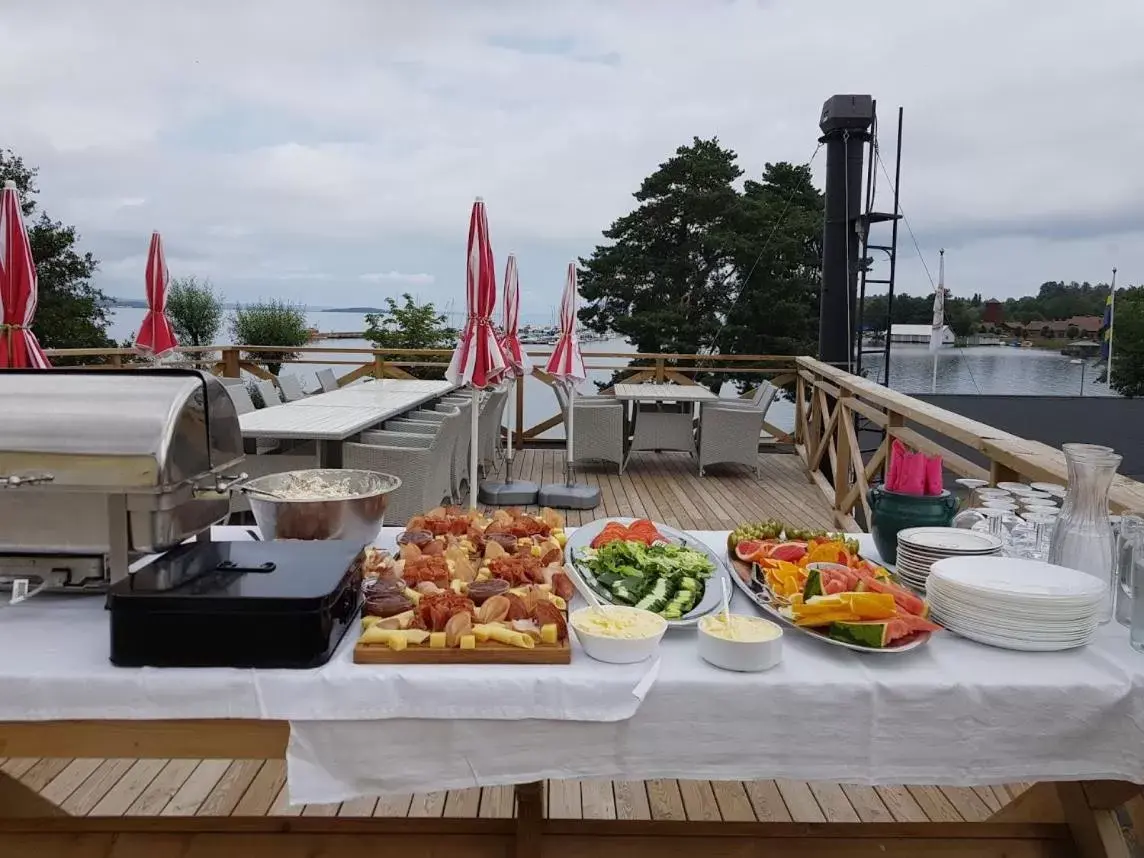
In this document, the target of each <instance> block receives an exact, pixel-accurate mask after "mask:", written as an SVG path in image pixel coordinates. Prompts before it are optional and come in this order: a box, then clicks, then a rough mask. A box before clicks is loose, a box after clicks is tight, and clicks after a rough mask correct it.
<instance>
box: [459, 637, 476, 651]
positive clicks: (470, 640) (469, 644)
mask: <svg viewBox="0 0 1144 858" xmlns="http://www.w3.org/2000/svg"><path fill="white" fill-rule="evenodd" d="M476 648H477V637H476V635H461V649H476Z"/></svg>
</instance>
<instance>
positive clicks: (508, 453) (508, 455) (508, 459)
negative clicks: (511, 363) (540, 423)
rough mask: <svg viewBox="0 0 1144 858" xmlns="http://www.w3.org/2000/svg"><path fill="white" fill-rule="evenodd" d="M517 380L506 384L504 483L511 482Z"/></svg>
mask: <svg viewBox="0 0 1144 858" xmlns="http://www.w3.org/2000/svg"><path fill="white" fill-rule="evenodd" d="M518 383H519V382H517V381H513V382H512V383H511V384H509V386H508V446H507V447H506V448H505V459H504V481H505V482H506V483H511V482H512V415H513V412H514V411H515V409H516V403H515V402H513V400H514V399H516V385H517V384H518Z"/></svg>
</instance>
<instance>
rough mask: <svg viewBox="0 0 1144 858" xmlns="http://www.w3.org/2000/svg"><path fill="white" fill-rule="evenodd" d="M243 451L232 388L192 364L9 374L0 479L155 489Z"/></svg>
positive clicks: (1, 419) (2, 402)
mask: <svg viewBox="0 0 1144 858" xmlns="http://www.w3.org/2000/svg"><path fill="white" fill-rule="evenodd" d="M242 457H243V451H242V430H241V428H240V427H239V423H238V415H237V413H236V411H235V408H234V403H233V402H232V401H231V398H230V396H228V395H227V393H226V389H225V388H224V387H223V385H222V384H221V383H220V382H219V381H218V379H216V378H214V377H213V376H211V375H210V374H208V373H205V372H200V371H198V370H187V369H149V370H90V369H87V370H84V369H63V368H60V369H51V370H25V371H21V370H9V371H5V372H0V477H6V476H7V477H10V476H14V475H15V476H26V475H41V474H50V475H51V477H52V480H51V482H49V483H40V484H38V485H42V486H44V487H48V488H56V489H59V488H73V489H74V488H90V489H104V490H107V491H131V490H136V491H155V490H162V489H164V488H166V487H171V486H175V485H179V484H181V483H185V482H187V481H191V480H195V479H196V478H199V477H202V476H203V475H206V474H209V473H212V472H214V473H218V472H220V471H221V470H222V469H224V468H227V467H229V466H231V465H233V464H235V463H236V462H237V461H239V460H241V459H242Z"/></svg>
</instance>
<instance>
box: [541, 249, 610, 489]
mask: <svg viewBox="0 0 1144 858" xmlns="http://www.w3.org/2000/svg"><path fill="white" fill-rule="evenodd" d="M576 297H577V296H576V263H575V262H569V263H568V274H567V276H566V277H565V278H564V294H563V295H561V297H560V335H559V336H558V337H557V339H556V347H555V348H554V349H553V350H552V354H551V355H550V356H549V358H548V363H547V364H546V365H545V367H544V369H545V371H546V372H548V373H549V375H552V376H554V377H555V379H556V383H557V384H560V385H563V386H564V388H565V390H566V391H567V393H568V418H567V420H566V421H565V424H566V426H567V435H568V437H567V438H566V439H565V446H566V447H567V448H568V454H567V460H566V461H565V463H564V476H565V481H564V483H563V484H561V483H550V484H548V485H545V486H541V487H540V496H539V502H540V504H541V505H542V506H555V507H563V508H566V509H593V508H595V507H596V506H598V505H599V503H600V490H599V489H598V488H596V487H595V486H587V485H584V484H582V483H574V482H573V481H572V461H573V445H574V443H575V414H576V407H575V406H576V384H577V382H581V381H583V380H584V379H586V378H587V377H588V373H587V371H586V370H585V369H584V355H583V354H581V352H580V338H579V334H578V333H577V331H576Z"/></svg>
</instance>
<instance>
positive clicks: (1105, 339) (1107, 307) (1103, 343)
mask: <svg viewBox="0 0 1144 858" xmlns="http://www.w3.org/2000/svg"><path fill="white" fill-rule="evenodd" d="M1100 327H1101V329H1102V330H1103V332H1104V335H1103V336H1102V337H1101V338H1100V357H1101V360H1108V355H1109V353H1110V352H1111V351H1112V292H1109V293H1108V300H1107V301H1105V302H1104V319H1103V321H1101V323H1100Z"/></svg>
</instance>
